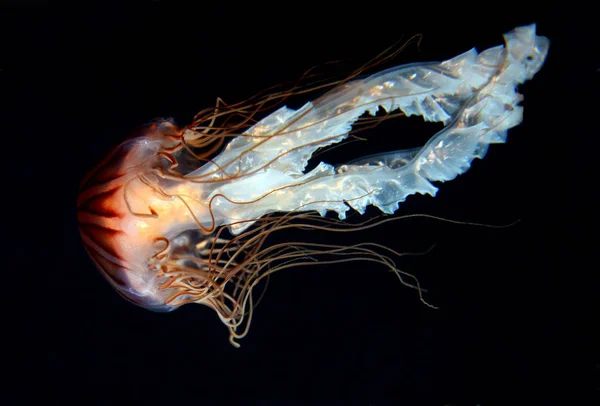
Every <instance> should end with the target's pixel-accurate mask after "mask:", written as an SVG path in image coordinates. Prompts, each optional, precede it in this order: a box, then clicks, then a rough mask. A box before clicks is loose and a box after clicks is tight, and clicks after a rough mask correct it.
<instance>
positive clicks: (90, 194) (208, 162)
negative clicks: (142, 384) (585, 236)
mask: <svg viewBox="0 0 600 406" xmlns="http://www.w3.org/2000/svg"><path fill="white" fill-rule="evenodd" d="M505 42H506V45H505V46H499V47H494V48H490V49H488V50H485V51H483V52H481V53H478V52H477V51H475V50H471V51H468V52H466V53H464V54H461V55H459V56H457V57H455V58H452V59H450V60H447V61H444V62H441V63H420V64H410V65H404V66H399V67H395V68H391V69H387V70H385V71H382V72H379V73H376V74H374V75H371V76H368V77H365V78H362V79H355V78H353V79H354V80H351V81H350V80H349V81H347V82H345V83H341V84H340V85H339V86H337V87H335V88H333V89H332V90H331V91H330V92H328V93H325V94H324V95H322V96H321V97H319V98H318V99H317V100H316V101H315V102H312V103H311V102H309V103H307V104H305V105H304V106H303V107H301V108H300V109H298V110H292V109H289V108H287V107H285V106H280V108H279V109H277V110H275V111H274V112H272V113H271V114H269V115H267V116H265V117H263V118H262V119H260V120H258V121H256V120H255V119H254V117H256V116H257V115H258V114H259V113H261V112H262V111H263V110H264V108H265V106H266V105H267V104H268V102H269V101H271V100H273V99H276V97H274V96H272V95H267V96H265V97H263V98H261V99H258V100H257V101H252V102H247V103H245V104H244V103H241V104H236V105H231V106H227V105H224V103H218V104H217V107H216V108H215V109H213V110H207V113H206V114H204V115H203V114H199V115H197V116H196V117H195V119H194V121H193V123H192V124H191V125H189V126H187V127H185V128H182V129H180V128H178V127H176V126H175V125H174V124H173V123H172V122H170V121H168V120H159V121H157V122H155V123H153V124H151V125H149V126H147V127H146V128H144V129H143V131H142V132H141V133H140V134H138V135H136V136H135V137H133V138H131V139H129V140H128V141H126V142H124V143H123V144H121V145H120V146H119V147H117V148H116V149H115V150H114V151H113V152H112V153H111V154H110V155H109V156H108V157H107V158H106V159H105V160H104V161H103V162H102V163H101V164H100V165H99V166H98V167H97V168H96V169H95V170H94V171H92V172H91V173H90V175H88V176H87V177H86V178H85V179H84V181H83V183H82V187H81V190H80V194H79V197H78V202H77V216H78V221H79V228H80V231H81V235H82V239H83V242H84V244H85V246H86V249H87V251H88V253H89V254H90V256H91V258H92V259H93V261H94V262H95V263H96V265H97V267H98V268H99V269H100V271H101V272H102V274H103V275H104V276H105V278H106V279H107V280H108V281H109V283H110V284H111V285H112V286H113V287H114V288H115V289H116V290H117V291H118V292H119V293H120V294H121V295H122V296H124V297H125V298H126V299H128V300H129V301H131V302H133V303H135V304H137V305H140V306H143V307H146V308H149V309H152V310H156V311H170V310H173V309H175V308H177V307H179V306H181V305H184V304H186V303H201V304H204V305H206V306H209V307H211V308H212V309H214V310H215V311H216V312H217V314H218V315H219V317H220V318H221V320H222V321H223V323H224V324H225V325H226V326H227V327H228V328H229V332H230V341H231V342H232V343H234V344H235V340H236V339H239V338H241V337H243V336H244V335H245V334H246V333H247V331H248V326H249V322H250V317H251V314H252V309H253V305H254V302H253V298H252V292H253V289H254V288H255V287H256V286H257V284H258V283H259V282H260V281H261V280H263V279H264V278H265V277H267V276H269V275H270V274H272V273H273V272H276V271H279V270H282V269H286V268H290V267H293V266H305V265H311V264H314V261H315V259H317V260H322V261H326V262H327V261H328V262H345V261H348V260H355V261H367V262H371V263H377V264H382V265H384V266H385V267H387V268H388V269H390V270H392V271H393V272H394V273H395V274H396V275H397V276H398V277H399V279H400V281H401V282H402V283H404V284H406V285H408V286H412V287H415V288H416V289H417V291H418V292H419V294H421V290H420V288H419V285H418V281H416V280H415V279H412V280H410V278H411V276H410V275H407V274H405V273H403V272H402V271H400V270H399V269H398V268H397V267H396V265H395V262H394V261H395V259H394V257H396V256H398V255H399V254H398V253H396V252H395V251H393V250H391V249H389V248H387V247H384V246H382V245H378V244H373V243H362V244H357V245H354V246H341V245H335V244H323V243H315V242H310V241H305V242H289V243H279V244H273V245H268V244H266V240H267V239H268V237H269V235H271V234H272V233H273V232H276V231H280V230H285V229H291V228H299V229H303V230H315V231H316V230H319V231H321V230H322V231H330V232H346V231H359V230H363V229H365V228H368V227H371V226H373V225H374V223H369V222H368V221H367V222H366V223H362V224H358V225H356V224H355V225H347V224H345V223H344V222H343V220H345V219H346V213H347V212H348V211H349V210H351V209H353V210H355V211H356V212H358V213H360V214H363V213H364V212H365V209H366V207H367V206H369V205H373V206H376V207H377V208H379V209H380V210H381V211H382V212H383V213H385V214H393V213H394V212H395V211H396V210H397V209H398V207H399V203H401V202H403V201H404V200H405V199H406V198H407V197H408V196H409V195H412V194H430V195H435V193H436V191H437V188H436V187H435V186H434V185H433V184H432V182H444V181H448V180H451V179H454V178H455V177H456V176H458V175H459V174H461V173H463V172H465V171H466V170H468V169H469V167H470V165H471V162H472V161H473V159H475V158H483V157H484V156H485V153H486V151H487V148H488V147H489V145H490V144H493V143H503V142H505V140H506V136H507V130H508V129H509V128H512V127H514V126H516V125H518V124H519V123H520V122H521V121H522V107H521V106H519V103H520V101H521V100H522V96H521V95H520V94H519V93H517V91H516V88H517V86H518V85H519V84H521V83H523V82H524V81H526V80H528V79H531V78H532V77H533V75H534V74H535V73H536V72H537V71H538V70H539V69H540V68H541V66H542V65H543V62H544V60H545V58H546V54H547V51H548V46H549V42H548V40H547V39H546V38H544V37H540V36H536V35H535V26H534V25H530V26H526V27H518V28H516V29H515V30H514V31H512V32H510V33H507V34H505ZM284 95H285V94H284ZM279 98H281V95H280V96H279ZM380 108H382V109H384V110H385V111H386V112H387V113H390V112H392V111H395V110H399V111H401V112H402V113H403V114H404V115H407V116H408V115H420V116H422V117H423V118H424V119H425V120H426V121H436V122H441V123H443V124H444V128H443V129H442V130H441V131H439V132H438V133H437V134H435V135H434V136H433V137H432V138H431V139H430V140H429V141H428V142H427V143H426V144H425V145H424V146H423V147H421V148H417V149H414V148H413V149H410V150H399V151H392V152H389V151H388V152H383V153H381V154H376V155H371V156H368V157H363V158H358V159H356V160H354V161H351V162H349V163H348V164H345V165H340V166H337V167H334V166H332V165H330V164H327V163H325V162H320V163H319V164H318V165H317V166H316V167H314V168H313V169H311V170H306V168H307V164H308V161H309V159H310V158H311V157H312V156H313V154H314V153H315V152H316V151H318V150H320V149H322V148H324V147H327V146H330V145H334V144H338V143H340V142H342V141H344V140H345V139H347V138H348V136H349V134H350V133H351V131H352V128H353V127H352V126H353V125H355V124H356V122H357V120H358V119H359V118H360V117H361V116H362V115H363V114H365V113H368V114H371V115H375V113H376V112H377V111H378V109H380ZM191 163H193V165H190V164H191ZM328 212H335V213H337V215H338V219H339V220H333V219H330V218H328V217H325V215H326V214H327V213H328ZM384 221H387V220H384Z"/></svg>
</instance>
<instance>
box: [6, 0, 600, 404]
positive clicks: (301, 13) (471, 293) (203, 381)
mask: <svg viewBox="0 0 600 406" xmlns="http://www.w3.org/2000/svg"><path fill="white" fill-rule="evenodd" d="M124 4H125V3H119V2H106V1H104V2H95V1H89V2H81V3H80V5H72V4H67V3H61V2H43V1H38V2H36V1H30V2H27V1H25V2H17V1H13V2H8V3H5V4H3V5H2V8H1V9H0V11H1V14H0V15H1V18H2V20H1V21H0V23H1V24H0V26H1V27H0V29H1V34H2V43H1V45H0V48H1V49H2V51H1V52H2V59H1V64H0V69H1V71H0V81H1V82H0V83H1V86H2V90H1V91H0V92H1V95H0V98H1V100H2V104H3V105H2V111H1V114H2V115H3V116H4V117H3V118H2V124H3V126H5V129H4V130H3V131H2V142H3V166H4V168H5V170H4V177H3V185H4V189H5V191H4V193H3V199H2V200H3V201H4V207H5V209H3V211H4V213H5V218H6V220H8V221H5V228H4V231H5V233H4V241H5V243H4V249H3V251H4V256H5V258H7V259H8V261H7V262H5V263H4V267H3V275H4V278H3V291H4V292H5V301H4V303H3V305H4V310H5V312H4V314H5V323H4V328H3V333H2V334H3V336H4V337H5V339H7V340H6V342H7V344H5V345H4V346H3V347H4V356H3V358H4V359H5V361H3V362H2V366H3V370H4V373H5V374H7V375H8V376H9V378H8V379H4V382H3V384H4V385H5V389H3V390H2V398H3V399H4V401H6V402H7V403H6V404H26V403H29V402H36V404H39V403H40V402H44V403H48V404H54V403H57V404H66V403H70V402H73V403H76V404H121V403H127V404H169V405H172V404H194V405H196V404H198V405H204V404H207V405H211V404H223V403H225V404H227V403H231V402H234V403H236V404H318V405H325V404H338V403H339V404H365V405H386V404H395V405H397V404H406V405H476V404H482V405H496V404H498V405H500V404H525V403H527V404H535V405H549V404H561V405H565V404H580V405H581V404H594V401H593V399H594V398H595V399H596V401H597V393H598V392H597V390H598V389H597V388H598V383H597V381H596V382H594V379H596V380H597V377H596V378H594V373H596V374H597V366H596V365H597V363H598V360H599V358H598V353H597V343H596V345H593V344H594V336H592V333H593V328H594V325H595V324H597V301H596V300H594V299H595V296H596V293H595V292H594V289H593V288H594V286H597V284H595V282H594V279H596V278H591V277H592V276H594V274H595V273H596V272H597V263H594V262H590V259H591V257H592V255H593V254H594V253H595V250H596V249H597V248H596V247H595V244H594V233H593V231H594V230H595V228H594V226H593V222H594V220H595V214H593V212H592V211H591V209H592V208H595V207H596V204H595V203H594V201H595V200H594V197H593V195H594V192H595V189H596V188H595V184H594V182H593V181H592V180H591V175H592V174H593V172H594V168H595V167H596V160H597V158H596V155H597V141H596V139H595V138H596V137H597V136H598V126H597V118H596V117H595V115H597V108H598V101H597V98H596V99H594V95H595V94H596V93H597V92H598V72H597V69H598V68H599V67H600V64H598V58H597V54H598V45H597V44H598V35H597V34H596V32H595V28H594V26H593V24H590V23H591V19H589V20H590V21H587V18H586V16H589V15H590V14H593V12H592V11H591V10H586V9H585V8H581V7H578V6H577V5H575V4H564V5H563V6H562V7H560V8H558V7H557V8H547V7H549V6H547V7H546V6H544V7H541V8H539V9H538V10H537V11H530V12H525V11H516V10H513V8H517V7H520V6H521V5H517V4H516V3H515V4H513V3H510V4H500V3H498V4H496V3H494V4H492V3H490V4H487V5H485V4H482V5H480V6H479V7H478V8H467V7H466V6H465V5H453V4H450V3H447V4H446V5H445V6H444V7H441V6H440V8H439V9H438V6H434V5H433V4H430V3H427V4H417V3H407V2H399V1H395V2H361V3H359V4H357V5H351V4H350V2H334V3H325V2H314V3H313V2H277V3H274V4H273V5H257V4H246V5H238V4H235V3H230V2H215V3H211V4H210V5H207V4H204V2H191V1H190V2H188V4H186V3H185V2H181V3H175V2H171V1H140V2H133V3H131V2H130V3H127V5H124ZM486 7H489V10H486V9H485V8H486ZM492 9H493V11H492ZM532 22H537V24H538V32H539V34H540V35H545V36H547V37H549V38H550V39H551V41H552V43H551V48H550V54H549V56H548V59H547V61H546V64H545V66H544V67H543V69H542V70H541V71H540V72H539V73H538V74H537V75H536V76H535V78H534V79H533V80H532V81H531V82H528V83H527V84H526V85H524V86H522V87H521V92H522V93H523V94H524V96H525V99H524V102H523V105H524V106H525V119H524V121H523V123H522V124H521V125H520V126H518V127H516V128H514V129H512V130H510V132H509V138H508V142H507V144H505V145H493V146H491V148H490V150H489V152H488V155H487V156H486V158H485V159H484V160H481V161H476V162H474V164H473V165H472V168H471V170H470V171H469V172H467V173H466V174H464V175H462V176H460V177H459V178H457V179H456V180H454V181H452V182H448V183H446V184H441V185H438V186H440V190H439V192H438V196H437V197H435V198H431V197H429V196H412V197H409V199H408V200H407V202H406V203H405V204H403V205H401V207H400V210H399V211H398V213H397V215H402V214H411V213H426V214H431V215H435V216H441V217H445V218H448V219H453V220H461V221H470V222H478V223H485V224H490V225H507V224H510V223H513V222H515V221H516V220H520V221H519V222H518V223H517V224H515V225H513V226H511V227H507V228H488V227H475V226H465V225H452V224H448V223H444V222H441V221H433V220H426V219H412V220H405V221H398V222H394V223H392V224H388V225H386V226H383V227H381V228H377V229H375V230H373V231H371V232H366V233H363V234H361V235H354V236H352V239H350V237H348V241H345V240H340V241H338V242H340V243H346V242H348V243H349V242H351V241H352V242H360V241H377V242H380V243H385V244H387V245H389V246H391V247H392V248H394V249H396V250H399V251H403V252H419V251H424V250H427V249H428V248H430V247H431V246H432V245H434V244H435V247H434V249H433V250H432V251H431V252H430V253H428V254H427V255H424V256H417V257H407V258H405V259H402V260H400V262H399V265H400V267H401V269H403V270H405V271H407V272H410V273H413V274H415V275H416V276H418V278H419V280H420V282H421V284H422V285H423V286H424V287H425V288H426V289H428V293H427V295H426V299H427V300H428V301H429V302H430V303H432V304H434V305H436V306H438V307H439V310H433V309H430V308H429V307H427V306H425V305H423V304H422V303H421V302H420V301H419V300H418V297H417V295H416V293H415V292H414V291H413V290H410V289H408V288H405V287H403V286H401V285H400V284H399V283H398V281H397V280H396V279H395V278H394V277H393V276H392V275H391V274H390V273H388V272H386V271H385V270H384V269H380V268H377V267H370V266H366V265H365V264H364V263H363V264H357V265H345V266H328V267H327V266H322V267H310V268H305V269H302V268H301V269H294V270H291V271H286V272H283V273H280V274H277V275H275V276H274V277H273V278H271V281H270V283H269V288H268V290H267V293H266V295H265V298H264V299H263V301H262V302H261V304H260V306H259V307H258V308H257V310H256V312H255V315H254V319H253V322H252V328H251V330H250V334H249V335H248V336H247V338H245V339H244V340H242V342H241V344H242V347H241V348H240V349H235V348H233V347H232V346H231V345H230V344H229V343H228V341H227V331H226V329H225V328H224V327H223V326H222V325H221V323H220V321H219V320H218V318H217V317H216V314H214V313H213V312H212V311H210V310H209V309H207V308H205V307H201V306H192V305H190V306H186V307H183V308H182V309H179V310H178V311H176V312H172V313H168V314H156V313H151V312H149V311H146V310H144V309H141V308H136V307H134V306H133V305H131V304H129V303H127V302H126V301H124V300H123V299H121V298H120V297H119V296H118V295H117V294H116V293H115V292H114V291H113V290H112V288H110V286H109V285H108V284H107V283H105V282H104V280H103V279H102V277H101V276H100V274H99V273H98V272H97V271H96V270H95V268H94V265H93V264H92V262H91V260H90V259H89V258H88V257H87V254H86V253H85V251H84V249H83V246H82V244H81V242H80V239H79V234H78V230H77V224H76V219H75V199H76V195H77V187H78V184H79V182H80V181H81V179H82V177H83V176H84V175H85V173H86V172H87V171H88V170H90V169H91V168H92V167H93V165H94V164H95V163H97V162H98V161H99V160H100V159H101V158H102V157H103V156H104V155H105V154H106V153H107V152H108V151H109V150H110V148H111V147H113V146H115V145H116V144H118V143H119V142H120V141H122V140H123V139H124V138H125V137H127V136H128V135H129V134H130V133H131V132H132V131H133V130H134V129H136V128H137V127H138V126H139V125H141V124H143V123H146V122H148V121H150V120H152V119H154V118H157V117H172V118H174V119H175V120H176V122H178V123H180V124H182V125H183V124H186V123H188V122H189V120H191V117H192V116H193V114H194V113H195V112H196V111H198V110H200V109H203V108H205V107H209V106H212V105H213V104H214V102H215V99H216V97H217V96H220V97H222V98H223V99H224V100H225V101H228V102H236V101H240V100H243V99H245V98H247V97H249V96H251V95H253V94H254V93H256V92H258V91H260V90H262V89H264V88H266V87H269V86H272V85H275V84H278V83H282V82H286V81H293V80H295V79H297V78H298V77H299V76H300V75H301V74H302V73H303V72H304V71H305V70H307V69H309V68H311V67H313V66H315V65H319V64H323V63H324V62H328V61H341V62H339V63H338V64H336V65H335V68H334V69H333V70H332V69H331V67H329V68H327V69H329V71H328V72H329V73H331V72H334V73H335V74H337V75H341V76H343V74H344V73H348V72H350V71H351V70H352V69H354V68H357V67H358V66H360V65H362V64H363V63H365V62H367V61H368V60H370V59H371V58H373V57H374V56H375V55H377V54H378V53H379V52H381V51H382V50H384V49H385V48H387V47H388V46H391V45H393V44H394V43H396V42H397V41H400V43H403V42H405V41H406V40H408V38H410V37H411V36H413V35H416V34H422V41H421V43H420V45H419V46H417V45H416V43H415V42H411V43H410V44H409V46H408V47H407V48H406V49H405V50H404V51H403V52H401V53H400V54H399V55H398V56H397V57H396V59H394V61H392V62H389V63H388V64H387V65H385V66H383V67H382V68H384V67H389V66H393V65H397V64H402V63H408V62H416V61H427V60H443V59H447V58H450V57H453V56H455V55H458V54H459V53H461V52H464V51H466V50H468V49H469V48H471V47H474V46H476V47H477V48H478V49H480V50H482V49H485V48H487V47H490V46H494V45H498V44H501V43H502V37H501V34H503V33H504V32H507V31H509V30H511V29H513V28H514V27H515V26H518V25H523V24H529V23H532ZM305 101H307V100H304V99H302V100H298V101H297V102H298V104H297V105H291V106H290V107H293V108H297V107H299V106H300V104H301V103H303V102H305ZM438 129H439V126H436V125H435V124H431V123H429V124H425V123H423V122H422V121H421V120H420V119H414V118H412V119H399V120H396V121H395V122H393V123H391V122H390V123H386V125H385V126H382V127H380V128H378V129H376V130H374V131H372V132H370V133H368V134H366V136H367V138H368V141H367V142H363V143H355V144H349V145H348V146H346V147H344V148H340V149H338V150H334V151H333V152H331V153H328V154H325V155H323V156H321V157H319V159H323V160H325V161H327V162H331V163H341V162H345V161H347V160H350V159H353V158H356V157H358V156H361V155H365V154H367V153H371V152H377V151H387V150H393V149H398V148H405V147H413V146H417V145H420V144H422V143H423V142H425V140H427V138H428V137H430V136H431V135H432V134H433V133H434V132H435V131H436V130H438ZM409 134H410V135H409ZM375 215H377V211H376V210H369V212H368V213H367V216H375ZM590 232H591V234H590V235H589V236H588V235H587V234H586V233H590ZM277 238H280V239H282V240H285V239H286V238H287V236H285V235H282V236H278V237H277ZM305 238H321V239H322V238H331V237H328V236H327V237H323V236H312V235H310V236H306V237H305ZM594 313H595V315H594ZM596 337H597V336H596ZM592 348H595V349H596V350H595V351H594V352H592V351H591V349H592ZM595 368H596V372H595V371H594V369H595ZM4 401H3V402H4Z"/></svg>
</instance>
